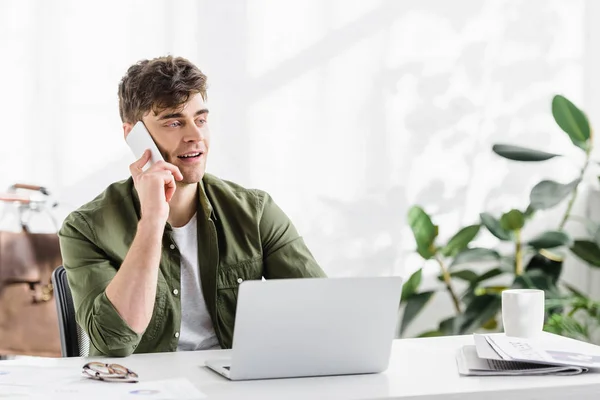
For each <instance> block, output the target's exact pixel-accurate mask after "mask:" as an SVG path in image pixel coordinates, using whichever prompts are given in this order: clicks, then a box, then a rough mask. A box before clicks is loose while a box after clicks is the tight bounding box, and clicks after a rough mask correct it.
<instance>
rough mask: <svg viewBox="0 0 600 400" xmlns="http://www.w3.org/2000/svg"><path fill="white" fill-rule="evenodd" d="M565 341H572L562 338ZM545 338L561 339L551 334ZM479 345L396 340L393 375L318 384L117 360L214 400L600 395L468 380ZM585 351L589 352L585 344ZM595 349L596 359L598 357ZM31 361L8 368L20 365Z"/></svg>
mask: <svg viewBox="0 0 600 400" xmlns="http://www.w3.org/2000/svg"><path fill="white" fill-rule="evenodd" d="M559 339H560V340H566V339H564V338H559ZM546 340H557V339H556V337H552V336H551V335H548V336H547V338H546ZM464 344H473V338H472V336H454V337H440V338H427V339H401V340H396V341H395V342H394V346H393V350H392V355H391V359H390V365H389V368H388V370H387V371H386V372H384V373H381V374H372V375H349V376H333V377H318V378H296V379H272V380H261V381H240V382H230V381H229V380H227V379H225V378H223V377H221V376H220V375H218V374H216V373H214V372H212V371H211V370H209V369H207V368H206V367H205V366H204V361H205V360H207V359H213V358H223V357H226V356H227V355H228V353H229V351H228V350H215V351H201V352H177V353H159V354H139V355H133V356H130V357H128V358H120V359H112V360H114V361H115V362H119V363H121V364H124V365H125V366H127V367H129V368H130V369H132V370H134V371H136V372H137V373H138V374H139V375H140V379H141V380H142V381H145V380H155V379H170V378H178V377H185V378H187V379H189V380H190V381H191V382H192V383H193V384H194V385H195V386H196V387H197V388H198V389H200V390H201V391H202V392H203V393H205V394H206V395H207V396H208V398H209V399H239V398H244V399H282V398H285V399H289V400H295V399H315V398H326V399H423V398H427V399H441V398H443V399H481V398H482V395H483V396H485V399H486V400H495V399H502V400H505V399H507V398H509V397H507V396H510V398H512V399H525V398H527V399H533V398H543V399H545V400H547V399H564V398H573V399H575V398H576V399H587V398H590V399H591V398H592V396H593V397H594V398H596V397H597V393H600V373H587V374H582V375H576V376H538V377H533V376H532V377H525V376H522V377H463V376H459V374H458V372H457V368H456V362H455V353H456V350H457V349H458V348H459V347H460V346H462V345H464ZM578 345H579V346H582V347H588V345H586V344H584V343H578ZM599 351H600V350H598V348H597V347H595V351H594V352H595V353H598V352H599ZM90 359H96V360H97V359H98V358H89V359H82V358H48V359H38V360H37V361H36V363H38V364H40V365H42V364H43V365H46V366H60V367H69V368H70V367H72V368H73V369H74V374H77V373H79V371H80V370H81V367H82V365H83V364H84V363H85V362H86V360H90ZM24 362H26V360H19V359H17V360H8V361H0V365H2V364H1V363H7V364H9V365H10V364H14V365H19V364H22V363H24Z"/></svg>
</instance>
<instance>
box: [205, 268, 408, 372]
mask: <svg viewBox="0 0 600 400" xmlns="http://www.w3.org/2000/svg"><path fill="white" fill-rule="evenodd" d="M401 292H402V278H401V277H353V278H304V279H274V280H263V281H259V280H256V281H245V282H243V283H242V284H241V285H240V287H239V292H238V303H237V313H236V320H235V329H234V334H233V344H232V350H231V357H230V358H228V359H216V360H208V361H206V363H205V364H206V366H207V367H208V368H210V369H212V370H213V371H215V372H217V373H219V374H221V375H223V376H224V377H226V378H228V379H230V380H250V379H271V378H296V377H309V376H324V375H348V374H367V373H379V372H383V371H385V370H386V369H387V368H388V364H389V358H390V352H391V346H392V342H393V340H394V338H395V333H396V324H397V320H398V307H399V304H400V296H401Z"/></svg>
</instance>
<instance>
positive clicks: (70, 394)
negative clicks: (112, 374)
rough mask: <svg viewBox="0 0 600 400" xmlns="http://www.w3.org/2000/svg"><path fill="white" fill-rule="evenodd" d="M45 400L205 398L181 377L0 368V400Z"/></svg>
mask: <svg viewBox="0 0 600 400" xmlns="http://www.w3.org/2000/svg"><path fill="white" fill-rule="evenodd" d="M2 398H23V399H27V398H30V399H42V398H43V399H45V400H54V399H56V400H81V399H85V400H92V399H102V400H121V399H125V400H126V399H140V398H144V399H154V400H176V399H177V400H196V399H204V398H206V395H205V394H204V393H202V392H201V391H200V390H198V389H197V388H196V387H195V386H194V385H193V384H192V383H191V382H190V381H189V380H187V379H185V378H177V379H164V380H157V381H140V382H138V383H122V382H102V381H97V380H93V379H89V378H85V377H82V376H81V373H80V370H79V368H49V367H46V368H35V367H34V368H31V367H22V366H16V367H14V366H11V367H8V366H4V365H0V399H2Z"/></svg>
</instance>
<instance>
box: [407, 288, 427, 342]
mask: <svg viewBox="0 0 600 400" xmlns="http://www.w3.org/2000/svg"><path fill="white" fill-rule="evenodd" d="M434 293H435V292H423V293H418V294H415V295H413V296H411V297H410V298H409V299H408V301H407V303H406V307H405V308H404V314H403V315H402V323H401V325H400V336H402V335H403V334H404V331H405V330H406V328H408V326H409V325H410V323H411V322H412V321H413V319H415V317H416V316H417V315H418V314H419V312H421V310H422V309H423V307H425V305H426V304H427V303H428V302H429V300H430V299H431V297H432V296H433V294H434Z"/></svg>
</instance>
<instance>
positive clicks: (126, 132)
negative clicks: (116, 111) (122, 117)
mask: <svg viewBox="0 0 600 400" xmlns="http://www.w3.org/2000/svg"><path fill="white" fill-rule="evenodd" d="M132 129H133V124H132V123H129V122H124V123H123V135H124V136H123V137H124V138H125V139H127V135H129V132H131V130H132Z"/></svg>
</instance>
